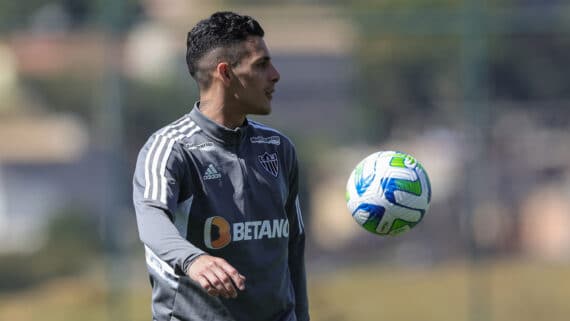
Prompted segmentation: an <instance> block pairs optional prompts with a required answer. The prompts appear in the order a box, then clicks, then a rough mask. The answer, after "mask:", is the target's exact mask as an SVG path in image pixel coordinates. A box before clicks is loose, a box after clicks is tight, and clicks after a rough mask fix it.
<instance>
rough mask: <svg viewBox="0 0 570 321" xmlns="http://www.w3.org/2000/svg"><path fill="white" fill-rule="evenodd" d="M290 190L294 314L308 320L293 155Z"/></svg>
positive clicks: (303, 257)
mask: <svg viewBox="0 0 570 321" xmlns="http://www.w3.org/2000/svg"><path fill="white" fill-rule="evenodd" d="M290 182H291V185H290V192H289V198H288V201H287V204H286V207H287V208H286V210H287V215H288V217H289V222H290V223H289V224H290V229H291V233H290V235H289V271H290V273H291V281H292V282H293V288H294V290H295V314H296V316H297V320H299V321H308V320H310V318H309V303H308V297H307V280H306V273H305V227H304V224H303V217H302V214H301V207H300V205H299V195H298V194H299V169H298V165H297V159H296V157H294V160H293V168H292V171H291V174H290Z"/></svg>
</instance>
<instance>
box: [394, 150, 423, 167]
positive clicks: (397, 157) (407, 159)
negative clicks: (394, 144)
mask: <svg viewBox="0 0 570 321" xmlns="http://www.w3.org/2000/svg"><path fill="white" fill-rule="evenodd" d="M416 163H417V161H416V159H415V158H413V157H412V156H410V155H408V154H402V153H396V154H394V156H392V159H391V160H390V166H392V167H400V168H406V167H409V166H412V167H413V165H415V164H416ZM406 164H408V166H406Z"/></svg>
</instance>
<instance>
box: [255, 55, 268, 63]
mask: <svg viewBox="0 0 570 321" xmlns="http://www.w3.org/2000/svg"><path fill="white" fill-rule="evenodd" d="M270 60H271V57H269V56H263V57H260V58H257V59H255V61H254V63H258V62H266V61H270Z"/></svg>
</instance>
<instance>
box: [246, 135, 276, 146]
mask: <svg viewBox="0 0 570 321" xmlns="http://www.w3.org/2000/svg"><path fill="white" fill-rule="evenodd" d="M249 141H250V142H251V143H252V144H272V145H280V144H281V138H280V137H279V136H269V137H263V136H255V137H251V138H250V139H249Z"/></svg>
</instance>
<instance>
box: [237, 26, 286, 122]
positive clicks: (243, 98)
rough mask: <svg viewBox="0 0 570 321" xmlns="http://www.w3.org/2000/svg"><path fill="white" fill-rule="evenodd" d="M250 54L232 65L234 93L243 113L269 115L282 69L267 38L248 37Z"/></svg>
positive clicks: (247, 50)
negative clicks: (273, 60) (269, 48)
mask: <svg viewBox="0 0 570 321" xmlns="http://www.w3.org/2000/svg"><path fill="white" fill-rule="evenodd" d="M241 45H242V46H244V47H243V49H245V50H246V52H247V54H246V55H245V56H244V57H243V58H242V60H241V61H240V62H239V64H238V65H237V66H235V67H233V68H232V72H233V74H234V75H235V77H234V79H233V81H232V83H231V93H232V95H233V98H234V99H235V100H236V102H237V104H236V105H237V106H239V109H240V112H241V113H243V114H254V115H267V114H269V113H270V112H271V99H272V96H273V91H274V90H275V83H277V81H279V77H280V76H279V72H277V69H275V67H274V66H273V64H272V63H271V57H270V55H269V50H268V49H267V45H266V44H265V41H263V38H261V37H256V36H252V37H248V38H247V40H246V41H245V42H243V44H241Z"/></svg>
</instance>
